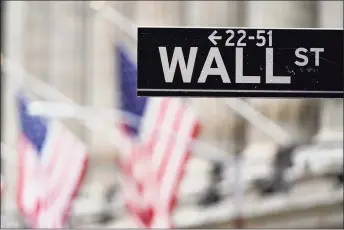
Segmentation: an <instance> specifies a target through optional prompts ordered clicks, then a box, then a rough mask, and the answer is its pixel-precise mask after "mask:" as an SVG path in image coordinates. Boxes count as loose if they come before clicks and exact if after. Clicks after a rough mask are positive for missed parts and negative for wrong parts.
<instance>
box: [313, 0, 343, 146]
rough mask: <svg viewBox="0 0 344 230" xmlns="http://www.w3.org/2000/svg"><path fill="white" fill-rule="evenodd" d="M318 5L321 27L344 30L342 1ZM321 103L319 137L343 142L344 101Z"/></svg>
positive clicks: (324, 2)
mask: <svg viewBox="0 0 344 230" xmlns="http://www.w3.org/2000/svg"><path fill="white" fill-rule="evenodd" d="M317 4H318V5H317V6H318V7H317V10H318V26H319V27H323V28H343V2H342V1H319V2H317ZM321 103H322V105H321V119H320V130H319V137H320V138H338V139H340V140H343V99H323V100H321ZM333 134H334V135H333Z"/></svg>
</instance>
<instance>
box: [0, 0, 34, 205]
mask: <svg viewBox="0 0 344 230" xmlns="http://www.w3.org/2000/svg"><path fill="white" fill-rule="evenodd" d="M5 4H6V5H5V7H6V11H5V12H4V14H5V16H4V27H5V28H4V36H5V37H4V51H3V52H4V53H3V54H4V57H5V58H9V59H10V60H12V61H14V62H16V63H17V64H19V65H22V66H23V65H24V49H23V46H24V41H23V40H24V39H23V38H25V21H26V13H27V4H28V2H25V1H7V2H5ZM3 71H4V70H3ZM1 78H2V79H1V80H2V81H1V84H2V89H3V98H2V102H3V103H2V104H1V106H2V111H1V115H2V117H1V119H2V120H3V121H2V124H3V126H2V129H1V133H2V135H1V141H2V142H4V143H5V144H7V145H8V146H10V147H13V148H14V152H11V151H3V149H2V151H1V154H2V157H3V159H4V162H1V163H2V164H1V167H2V170H1V172H2V173H3V174H4V176H5V183H6V192H5V193H4V194H3V197H2V198H1V207H2V208H3V210H13V209H15V185H16V176H17V171H18V170H17V154H16V152H15V150H16V146H17V139H18V119H17V117H18V116H17V107H16V101H15V98H14V93H15V92H16V90H17V89H18V86H19V85H18V83H20V80H21V79H20V78H21V76H14V75H10V74H8V73H7V72H3V73H2V74H1ZM18 80H19V82H18Z"/></svg>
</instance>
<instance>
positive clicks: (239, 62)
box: [235, 48, 260, 84]
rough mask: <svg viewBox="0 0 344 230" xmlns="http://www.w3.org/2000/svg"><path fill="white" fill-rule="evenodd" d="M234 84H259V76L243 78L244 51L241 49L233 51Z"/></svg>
mask: <svg viewBox="0 0 344 230" xmlns="http://www.w3.org/2000/svg"><path fill="white" fill-rule="evenodd" d="M235 82H236V83H253V84H258V83H260V76H244V51H243V48H236V50H235Z"/></svg>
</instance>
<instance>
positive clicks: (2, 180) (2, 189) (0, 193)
mask: <svg viewBox="0 0 344 230" xmlns="http://www.w3.org/2000/svg"><path fill="white" fill-rule="evenodd" d="M0 183H1V188H0V189H1V190H0V195H1V196H2V193H3V191H4V188H5V182H4V179H3V176H2V175H1V182H0Z"/></svg>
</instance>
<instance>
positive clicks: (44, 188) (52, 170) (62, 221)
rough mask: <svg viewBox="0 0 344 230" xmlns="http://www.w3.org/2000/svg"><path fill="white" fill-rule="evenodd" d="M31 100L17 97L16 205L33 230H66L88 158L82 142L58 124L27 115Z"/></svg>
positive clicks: (20, 96)
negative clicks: (18, 128)
mask: <svg viewBox="0 0 344 230" xmlns="http://www.w3.org/2000/svg"><path fill="white" fill-rule="evenodd" d="M28 102H29V101H28V99H27V98H26V97H25V96H24V95H23V94H20V95H18V97H17V103H18V110H19V119H20V127H21V133H20V138H19V142H18V143H19V144H18V154H19V156H18V159H19V160H18V163H19V167H18V169H19V172H18V186H17V204H18V207H19V210H20V212H21V214H22V215H23V216H24V217H25V219H26V221H27V224H29V225H30V226H31V227H33V228H63V227H65V225H66V220H67V218H68V214H69V211H70V208H71V204H72V202H73V200H74V198H75V196H76V194H77V192H78V190H79V188H80V184H81V182H82V180H83V178H84V175H85V172H86V169H87V162H88V156H87V153H86V149H85V147H84V145H83V143H82V142H81V141H80V140H78V139H77V138H76V137H75V136H74V135H73V134H72V133H71V132H70V131H69V130H68V129H66V128H65V127H63V126H62V124H60V123H58V122H56V121H50V120H47V119H44V118H41V117H37V116H30V115H29V114H28Z"/></svg>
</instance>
